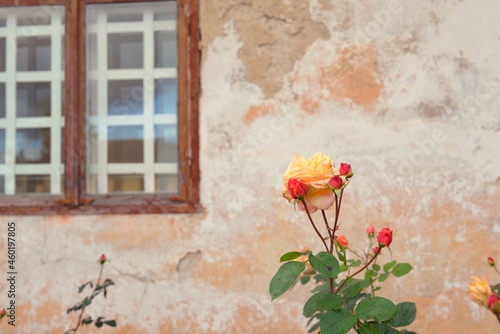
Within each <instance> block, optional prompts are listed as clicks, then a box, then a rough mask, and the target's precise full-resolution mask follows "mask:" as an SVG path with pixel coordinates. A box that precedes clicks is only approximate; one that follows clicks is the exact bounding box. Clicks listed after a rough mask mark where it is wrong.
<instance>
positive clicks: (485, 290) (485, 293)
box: [469, 276, 493, 307]
mask: <svg viewBox="0 0 500 334" xmlns="http://www.w3.org/2000/svg"><path fill="white" fill-rule="evenodd" d="M471 279H472V282H471V283H470V285H469V295H470V297H471V298H472V300H473V301H475V302H476V303H478V304H479V305H481V306H484V307H487V306H488V305H487V304H488V298H489V296H490V295H491V294H492V293H493V292H492V291H491V287H490V285H489V284H488V279H487V278H486V277H485V278H484V279H483V280H481V279H479V278H477V277H476V276H471Z"/></svg>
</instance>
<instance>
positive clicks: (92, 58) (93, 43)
mask: <svg viewBox="0 0 500 334" xmlns="http://www.w3.org/2000/svg"><path fill="white" fill-rule="evenodd" d="M87 47H88V49H89V50H97V34H87ZM87 68H88V69H89V70H92V71H95V70H97V52H92V53H87Z"/></svg>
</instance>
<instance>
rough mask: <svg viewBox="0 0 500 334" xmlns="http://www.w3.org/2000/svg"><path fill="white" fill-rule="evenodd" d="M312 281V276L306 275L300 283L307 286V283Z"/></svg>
mask: <svg viewBox="0 0 500 334" xmlns="http://www.w3.org/2000/svg"><path fill="white" fill-rule="evenodd" d="M310 280H311V275H304V276H302V277H301V278H300V283H302V285H306V284H307V282H309V281H310Z"/></svg>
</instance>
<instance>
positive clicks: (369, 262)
mask: <svg viewBox="0 0 500 334" xmlns="http://www.w3.org/2000/svg"><path fill="white" fill-rule="evenodd" d="M381 250H382V247H380V248H379V249H378V251H377V252H376V253H375V255H374V256H373V257H372V258H371V259H370V261H368V262H367V263H366V264H365V265H364V266H363V267H362V268H361V269H359V270H358V271H356V272H355V273H354V274H352V275H348V276H347V277H346V278H345V280H344V281H343V282H342V284H340V285H339V287H338V288H337V290H335V294H337V292H339V290H340V289H342V287H343V286H344V284H346V283H347V281H348V280H349V279H351V278H353V277H354V276H356V275H357V274H359V273H360V272H362V271H363V270H365V269H366V268H367V267H368V266H369V265H370V264H371V263H372V262H373V261H374V260H375V259H376V258H377V256H378V255H379V254H380V251H381Z"/></svg>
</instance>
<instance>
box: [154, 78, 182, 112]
mask: <svg viewBox="0 0 500 334" xmlns="http://www.w3.org/2000/svg"><path fill="white" fill-rule="evenodd" d="M176 113H177V80H176V79H160V80H157V82H156V85H155V114H176Z"/></svg>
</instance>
